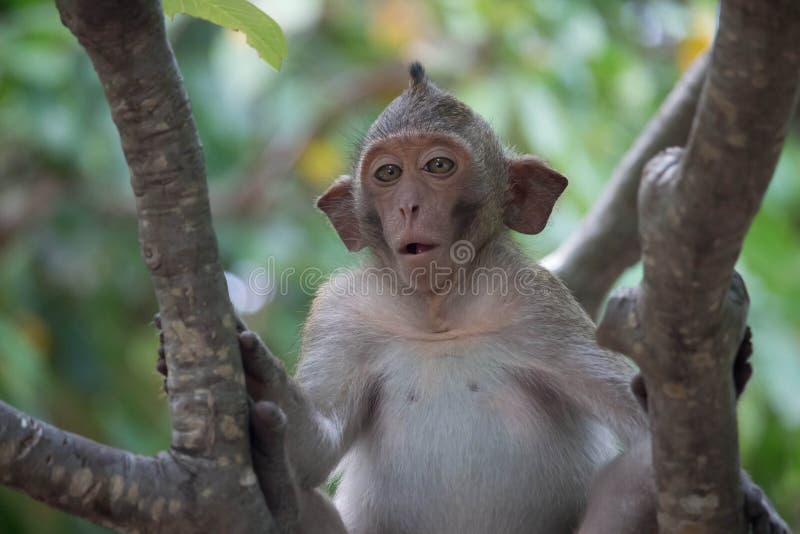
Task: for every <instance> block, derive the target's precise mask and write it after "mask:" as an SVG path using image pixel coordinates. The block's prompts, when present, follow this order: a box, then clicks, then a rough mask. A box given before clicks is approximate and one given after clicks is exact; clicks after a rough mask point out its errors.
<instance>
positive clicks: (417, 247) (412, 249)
mask: <svg viewBox="0 0 800 534" xmlns="http://www.w3.org/2000/svg"><path fill="white" fill-rule="evenodd" d="M436 246H437V245H433V244H431V243H409V244H407V245H406V246H404V247H401V249H400V253H401V254H409V255H412V256H416V255H417V254H422V253H424V252H428V251H429V250H433V249H435V248H436Z"/></svg>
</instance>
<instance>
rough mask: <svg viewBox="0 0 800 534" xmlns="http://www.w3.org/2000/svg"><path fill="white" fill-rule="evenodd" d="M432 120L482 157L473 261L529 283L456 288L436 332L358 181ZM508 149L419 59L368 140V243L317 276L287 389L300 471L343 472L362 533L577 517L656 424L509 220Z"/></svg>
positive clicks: (346, 516)
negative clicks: (372, 161) (333, 270)
mask: <svg viewBox="0 0 800 534" xmlns="http://www.w3.org/2000/svg"><path fill="white" fill-rule="evenodd" d="M433 132H435V133H438V134H445V135H448V136H450V137H451V138H452V139H454V140H456V141H457V142H459V143H461V144H462V145H465V146H466V147H467V148H468V150H469V153H470V154H472V156H473V158H474V163H476V164H477V165H476V167H475V168H476V171H475V173H474V176H471V177H470V186H469V188H468V189H470V191H469V193H468V194H471V195H472V196H470V197H468V198H465V199H464V205H463V207H460V208H458V209H457V210H456V211H463V212H464V213H463V215H460V216H463V218H464V220H465V222H466V223H468V224H466V228H465V229H464V230H463V235H462V236H459V237H462V238H466V239H470V240H471V242H472V243H473V244H474V245H475V246H476V254H477V255H476V257H475V258H474V260H473V261H472V262H471V263H470V264H469V265H466V266H464V267H465V269H467V273H466V276H469V275H470V274H471V273H473V272H475V270H476V269H479V268H481V269H499V270H500V271H501V272H505V273H506V275H507V276H508V277H509V279H514V277H515V274H516V273H519V272H521V271H525V272H528V273H529V274H530V276H529V280H528V282H529V285H528V286H526V288H527V289H528V291H526V292H523V291H518V290H514V289H516V288H514V289H512V290H511V291H508V292H506V293H500V292H498V293H490V292H488V291H487V292H479V293H478V294H472V293H471V292H469V291H467V292H453V293H451V294H449V295H447V296H446V297H444V299H443V303H442V309H444V310H446V319H447V321H448V324H449V326H450V330H445V331H436V332H432V331H431V330H430V328H429V327H428V325H427V324H426V319H427V318H428V312H429V308H430V300H429V299H430V296H429V295H421V294H409V295H404V294H397V292H396V291H395V292H390V294H386V293H385V292H382V291H381V287H380V286H379V284H378V278H376V277H372V276H370V273H373V272H374V270H375V269H385V268H388V267H390V266H391V261H390V258H389V256H388V254H386V251H385V250H384V248H383V247H385V245H382V244H381V243H382V241H383V236H382V232H381V228H380V218H379V217H378V216H377V213H375V211H374V208H373V207H372V206H371V204H370V203H369V201H368V199H365V198H364V197H363V195H364V192H363V190H362V188H361V187H360V184H359V182H358V181H359V180H360V176H361V172H360V168H359V167H360V165H361V161H362V159H363V157H364V155H365V153H366V152H367V151H369V149H370V147H371V146H373V145H374V144H375V143H377V142H380V141H381V140H384V139H387V138H389V137H394V136H400V137H403V136H414V135H418V134H420V133H433ZM508 165H509V163H508V159H507V157H506V153H505V151H504V149H503V147H502V145H501V144H500V142H499V141H498V139H497V137H496V136H495V134H494V132H492V130H491V129H490V128H489V126H488V125H487V124H486V122H485V121H484V120H483V119H482V118H481V117H479V116H478V115H476V114H475V113H474V112H472V110H470V109H469V108H468V107H467V106H466V105H464V104H463V103H462V102H460V101H459V100H458V99H456V98H454V97H453V96H451V95H449V94H447V93H446V92H444V91H442V90H440V89H439V88H437V87H436V86H435V85H433V84H432V83H431V82H430V81H429V80H428V79H427V77H426V76H425V73H424V69H422V68H421V66H419V65H415V66H412V69H411V84H410V87H409V88H408V89H407V90H406V91H405V92H404V93H403V94H402V95H401V96H400V97H398V98H397V99H395V100H394V101H393V102H392V103H391V104H390V105H389V107H388V108H387V109H386V110H385V111H384V112H383V113H382V114H381V116H380V117H379V118H378V119H377V120H376V121H375V124H374V125H373V126H372V127H371V128H370V130H369V131H368V132H367V134H366V137H365V139H364V141H363V143H362V144H361V145H360V147H359V149H358V154H357V158H356V164H355V168H354V174H353V176H354V182H353V188H354V189H353V198H352V209H354V210H355V211H356V213H357V216H358V220H359V225H360V230H361V239H363V240H364V241H365V243H366V244H367V246H369V248H370V249H371V251H372V252H373V254H372V255H371V256H370V257H369V258H368V259H367V261H366V263H365V265H364V266H363V267H361V268H359V269H356V270H354V271H352V272H348V273H338V274H336V275H334V276H332V278H331V280H330V281H329V283H328V284H326V285H325V286H324V287H322V288H321V289H320V291H319V293H318V294H317V296H316V298H315V300H314V304H313V306H312V309H311V313H310V315H309V318H308V321H307V323H306V326H305V330H304V337H303V345H302V356H301V361H300V365H299V368H298V372H297V376H296V382H292V388H291V390H292V393H291V394H290V395H288V396H287V399H286V400H285V401H284V402H281V406H282V407H283V408H284V411H285V412H286V414H287V416H288V420H289V423H288V427H287V450H288V451H289V455H290V459H291V462H292V464H293V468H294V469H295V472H296V473H297V475H298V479H299V481H300V484H301V486H302V487H303V488H304V489H305V490H310V489H312V488H315V487H316V486H318V485H319V484H321V483H323V482H324V481H325V480H326V479H327V478H328V477H329V476H331V475H332V474H333V473H337V474H338V475H339V476H341V482H340V485H339V488H338V491H337V493H336V496H335V504H336V506H337V509H338V510H339V512H340V513H341V514H342V518H343V520H344V523H345V525H346V526H347V528H348V531H349V532H351V534H367V533H369V534H372V533H381V534H394V533H397V534H400V533H409V534H411V533H413V534H427V533H430V534H450V533H452V534H465V533H470V534H484V533H485V534H490V533H491V534H494V533H497V532H502V533H508V534H515V533H520V534H522V533H534V534H535V533H543V534H544V533H547V534H552V533H567V532H573V531H574V529H575V528H577V526H578V523H579V520H580V518H581V515H582V513H583V510H584V508H585V506H586V500H587V496H588V494H589V487H590V482H591V480H592V478H593V477H594V475H595V473H596V472H597V471H598V469H600V468H601V467H602V466H603V465H605V464H607V463H608V462H609V461H610V460H611V459H612V458H613V457H614V456H615V455H616V454H617V453H618V452H619V450H620V449H621V448H623V447H627V446H628V445H629V444H631V443H632V442H633V441H635V440H636V439H637V438H638V436H639V435H640V433H641V432H642V430H643V428H644V416H643V414H642V412H641V410H640V409H639V407H638V405H637V404H636V402H635V400H634V399H633V396H632V395H631V393H630V389H629V387H628V383H629V380H630V378H631V376H632V374H633V368H632V367H631V366H630V365H629V364H628V363H627V362H626V361H625V359H624V358H623V357H622V356H620V355H618V354H615V353H611V352H608V351H605V350H603V349H601V348H600V347H599V346H598V345H597V343H596V342H595V339H594V331H595V327H594V324H593V323H592V321H591V320H590V319H589V317H588V316H587V315H586V314H585V313H584V312H583V310H582V309H581V307H580V306H579V305H578V303H577V302H576V301H575V300H574V299H573V298H572V295H571V294H570V293H569V291H568V290H567V289H566V288H565V287H564V286H563V284H561V282H560V281H559V280H557V279H556V278H555V277H554V276H552V275H551V274H550V273H549V272H548V271H547V270H545V269H543V268H542V267H539V266H537V265H535V264H534V263H533V262H531V261H530V260H529V259H528V258H527V257H525V255H524V253H523V252H522V251H521V250H520V248H519V246H518V245H516V243H515V242H514V241H513V239H512V238H511V236H510V234H509V232H508V231H507V229H505V228H504V226H503V222H502V215H503V207H504V202H505V201H506V195H507V192H508V191H507V189H508V175H509V172H508V168H509V167H508ZM349 202H351V200H348V204H347V206H350V204H349ZM467 279H471V278H467ZM343 288H348V290H346V291H342V289H343ZM451 333H452V337H448V336H449V335H451Z"/></svg>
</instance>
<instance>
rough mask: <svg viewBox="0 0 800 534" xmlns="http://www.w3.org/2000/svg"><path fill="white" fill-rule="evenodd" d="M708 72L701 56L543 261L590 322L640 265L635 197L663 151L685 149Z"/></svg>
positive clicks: (705, 59) (705, 61)
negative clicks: (577, 221) (647, 170)
mask: <svg viewBox="0 0 800 534" xmlns="http://www.w3.org/2000/svg"><path fill="white" fill-rule="evenodd" d="M707 66H708V58H707V57H706V56H702V57H701V58H699V59H698V60H697V61H695V62H694V64H692V66H691V67H690V68H689V70H687V71H686V74H684V76H683V78H681V80H680V81H679V82H678V83H677V84H676V85H675V88H674V89H673V90H672V92H671V93H670V94H669V96H668V97H667V98H666V100H665V101H664V103H663V104H662V105H661V108H660V109H659V110H658V113H656V115H655V116H654V117H653V118H652V119H651V120H650V122H649V123H648V124H647V126H646V127H645V129H644V131H643V132H642V133H641V134H640V135H639V137H638V138H637V139H636V141H635V142H634V144H633V146H631V148H630V149H629V150H628V152H627V153H626V154H625V156H624V157H623V158H622V161H621V162H620V163H619V165H618V166H617V168H616V169H614V173H613V174H612V176H611V180H610V182H609V184H608V187H606V190H605V192H604V193H603V196H601V197H600V199H599V200H598V201H597V203H596V204H595V205H594V206H593V207H592V209H591V211H590V212H589V213H588V214H587V215H586V217H585V218H584V220H583V222H582V223H581V226H580V228H578V230H576V231H575V232H573V233H572V235H571V236H570V237H569V239H567V240H566V241H565V242H564V243H563V244H562V245H561V246H559V247H558V249H556V250H555V251H554V252H553V253H551V254H549V255H548V256H547V257H545V258H544V259H543V260H542V265H544V266H545V267H547V268H548V269H550V270H551V271H553V273H555V274H556V275H557V276H558V277H559V278H561V280H562V281H563V282H564V284H566V286H567V287H568V288H569V289H570V290H571V291H572V293H573V294H574V295H575V298H576V299H577V300H578V302H580V303H581V305H582V306H583V308H584V309H585V310H586V312H587V313H589V315H591V316H592V317H596V316H597V314H598V312H599V311H600V305H601V304H602V303H603V299H604V298H605V296H606V294H608V291H609V290H610V289H611V287H612V286H613V285H614V283H615V282H616V281H617V279H618V278H619V277H620V275H621V274H622V273H623V272H624V271H625V269H627V268H628V267H630V266H632V265H633V264H635V263H636V262H637V261H639V256H640V252H641V249H640V246H639V223H638V220H639V216H638V213H637V210H636V195H637V193H638V191H639V183H640V180H641V176H642V170H643V169H644V166H645V164H646V163H647V162H648V161H649V160H650V158H652V157H653V156H655V155H656V154H657V153H658V152H660V151H661V150H664V149H665V148H667V147H671V146H676V145H680V146H683V145H684V144H686V140H687V139H688V137H689V130H690V128H691V125H692V119H693V118H694V113H695V109H696V107H697V100H698V99H699V98H700V88H701V87H702V84H703V80H705V76H706V71H707Z"/></svg>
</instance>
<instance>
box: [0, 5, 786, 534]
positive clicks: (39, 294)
mask: <svg viewBox="0 0 800 534" xmlns="http://www.w3.org/2000/svg"><path fill="white" fill-rule="evenodd" d="M255 3H256V4H258V5H259V6H260V7H261V8H262V9H264V11H265V12H267V13H269V14H270V15H271V16H272V17H274V18H275V20H276V21H277V22H278V23H279V24H280V25H281V27H282V28H283V30H284V32H285V34H286V36H287V43H288V49H289V55H288V57H287V58H286V60H285V61H284V64H283V67H282V70H281V71H280V72H279V73H277V72H274V71H272V69H271V68H269V67H268V66H267V65H266V64H265V63H263V62H262V61H261V60H260V59H259V58H258V56H257V54H256V52H255V51H254V50H252V49H251V48H250V47H248V46H246V45H245V44H244V39H243V37H242V36H241V35H240V34H237V33H234V32H230V31H227V30H222V29H220V28H217V27H215V26H213V25H211V24H208V23H206V22H203V21H199V20H195V19H190V18H188V17H182V16H176V17H175V20H174V21H172V22H170V23H169V26H168V28H169V33H170V38H171V40H172V43H173V46H174V49H175V51H176V55H177V57H178V62H179V64H180V67H181V70H182V72H183V74H184V77H185V81H186V86H187V89H188V91H189V94H190V96H191V99H192V105H193V109H194V112H195V115H196V118H197V123H198V126H199V129H200V134H201V137H202V139H203V143H204V146H205V153H206V159H207V162H208V174H209V181H210V183H211V191H212V203H213V209H214V216H215V223H216V228H217V232H218V236H219V242H220V247H221V252H222V260H223V263H224V265H225V268H226V269H227V270H229V271H231V272H234V273H237V274H238V275H239V276H240V277H241V279H242V280H244V282H245V283H246V282H247V281H248V276H249V275H248V273H252V272H254V271H253V269H255V268H263V267H265V266H267V264H268V263H269V262H271V261H274V265H275V269H276V271H275V272H277V273H280V272H283V273H286V272H287V270H288V269H295V272H296V273H300V272H302V271H303V270H304V269H307V268H310V267H314V268H317V269H318V270H319V271H318V273H320V274H321V273H327V272H330V271H331V270H332V269H334V268H336V267H338V266H341V265H346V264H348V263H352V262H353V261H354V260H353V258H351V257H350V256H348V255H347V254H346V252H345V249H344V247H343V246H342V245H341V244H340V243H339V242H338V240H337V239H336V237H335V234H334V232H333V231H332V230H331V229H330V228H329V227H328V226H327V224H326V222H325V221H324V219H323V217H322V216H321V215H320V214H318V213H316V212H315V210H314V209H313V207H312V206H313V199H314V197H315V195H318V194H319V193H320V191H321V190H322V189H323V188H324V187H325V185H326V184H327V183H329V182H330V181H331V180H332V179H333V178H334V177H336V176H337V175H338V174H341V173H344V172H347V167H348V165H349V162H348V154H349V152H350V150H351V146H352V142H353V140H354V139H355V138H357V136H358V134H359V133H360V132H362V131H364V129H365V128H366V127H367V126H368V125H369V123H370V122H371V120H372V119H373V118H374V117H375V116H376V114H377V113H378V112H379V110H380V109H381V108H382V107H383V106H384V105H386V103H387V102H388V101H389V100H390V99H391V98H392V97H393V96H395V95H396V94H397V93H398V92H399V91H400V90H401V89H402V87H403V86H404V84H405V71H404V66H403V64H404V63H407V62H408V61H410V60H412V59H420V60H422V61H423V63H424V64H425V65H426V66H427V68H428V70H429V72H430V73H431V75H432V77H433V78H434V79H435V80H437V81H438V82H439V84H440V85H442V86H444V87H447V88H449V89H451V90H452V91H453V92H455V93H456V94H457V95H459V96H461V97H462V98H463V99H464V100H466V101H467V102H468V103H469V104H470V105H472V106H474V107H475V108H476V109H477V110H478V111H479V112H481V113H482V114H483V115H484V116H486V117H487V118H488V119H489V120H490V122H491V123H492V124H493V125H494V126H495V127H496V128H497V130H498V131H499V132H500V134H501V135H502V136H503V138H505V139H506V140H507V141H508V142H509V143H510V144H513V145H514V146H516V147H517V148H518V149H519V150H520V151H530V152H535V153H537V154H540V155H542V156H543V157H545V158H546V159H548V160H549V161H550V162H551V163H552V164H553V165H554V166H555V167H556V168H558V169H559V170H561V171H563V172H564V173H565V174H566V175H567V176H569V177H570V180H571V185H570V187H569V188H568V191H567V193H566V195H565V197H564V198H563V199H562V200H561V201H560V202H559V205H558V206H557V208H556V212H555V214H554V217H553V219H552V221H551V224H550V225H549V226H548V229H547V230H546V231H545V232H544V233H543V234H541V235H540V236H537V237H536V238H533V239H528V238H524V239H523V242H524V243H525V245H526V246H527V247H528V248H529V249H530V251H531V253H532V254H533V255H534V256H537V257H541V256H543V255H544V254H546V253H547V252H548V251H550V250H552V249H553V248H554V247H555V246H556V245H557V244H558V243H559V242H560V241H561V240H562V239H563V238H564V237H565V236H566V235H567V234H568V233H569V232H571V231H572V230H574V229H575V227H576V225H577V223H578V221H579V220H580V217H581V216H582V214H583V213H585V212H586V210H587V209H588V208H589V207H590V206H591V205H592V203H593V202H594V200H595V199H596V198H597V196H598V195H599V194H600V192H601V191H602V189H603V187H604V185H605V183H606V181H607V179H608V177H609V175H610V173H611V171H612V169H613V167H614V165H615V164H616V162H617V161H618V160H619V158H620V156H621V155H622V154H623V153H624V152H625V150H626V149H627V148H628V146H629V145H630V144H631V142H632V141H633V140H634V139H635V137H636V135H637V133H638V132H639V131H640V130H641V128H642V126H643V125H644V124H645V122H646V121H647V120H648V118H649V117H650V116H651V115H652V114H653V112H654V111H655V109H656V108H657V106H658V104H659V103H660V101H661V100H662V99H663V97H664V96H665V94H666V93H667V92H668V91H669V89H670V88H671V86H672V84H673V83H674V81H675V80H676V79H677V77H678V76H679V74H680V71H681V70H682V69H684V68H685V67H686V65H687V63H688V62H689V61H691V59H692V58H693V57H694V56H696V54H697V53H698V52H699V51H700V50H702V49H703V48H705V47H706V46H708V44H709V42H710V39H711V37H712V34H713V28H714V22H715V9H716V5H715V3H713V2H709V1H697V2H679V1H673V0H652V1H635V0H634V1H627V2H619V3H618V2H608V3H595V4H592V3H588V2H581V1H579V0H537V1H535V2H532V1H530V2H529V1H521V0H519V1H517V0H511V1H503V2H491V1H489V0H470V1H461V0H435V1H428V2H423V1H421V0H387V1H381V2H378V1H373V2H352V1H345V0H293V1H292V2H281V1H279V0H270V1H266V0H265V1H261V2H255ZM798 175H800V142H798V135H797V128H796V127H795V128H793V131H792V134H791V136H790V139H789V141H788V144H787V146H786V149H785V152H784V155H783V157H782V159H781V161H780V164H779V166H778V170H777V174H776V176H775V179H774V181H773V184H772V185H771V187H770V190H769V192H768V194H767V197H766V199H765V201H764V203H763V206H762V210H761V213H760V214H759V215H758V217H757V219H756V221H755V223H754V225H753V228H752V231H751V232H750V235H749V236H748V238H747V241H746V243H745V248H744V251H743V255H742V259H741V261H740V265H739V269H740V271H741V272H742V273H743V274H744V277H745V279H746V280H747V283H748V286H749V289H750V293H751V297H752V301H753V304H752V310H751V324H752V326H753V331H754V342H755V347H756V348H755V356H754V363H755V376H754V378H753V380H752V382H751V385H750V387H749V388H748V390H747V392H746V394H745V395H744V397H743V400H742V402H741V405H740V406H741V408H740V430H741V435H740V438H741V439H740V441H741V443H740V445H741V449H742V457H743V463H744V465H745V467H747V468H748V469H750V470H751V471H752V473H753V475H754V478H755V479H756V480H757V481H758V482H759V483H760V484H761V485H762V486H763V487H764V489H765V490H766V491H767V493H768V494H769V495H770V496H771V497H772V498H773V500H774V501H775V502H776V503H777V505H778V507H779V508H780V510H781V512H782V513H783V514H784V515H785V517H786V518H787V519H788V520H789V521H790V523H792V524H793V525H795V528H798V527H800V395H798V394H797V391H798V387H800V357H799V356H798V352H799V351H798V347H799V346H800V276H798V275H799V274H800V247H799V246H798V245H800V183H799V182H798V180H797V179H796V177H797V176H798ZM639 276H640V270H638V269H632V270H631V272H629V273H627V274H626V276H625V277H624V278H623V281H622V283H629V284H630V283H636V282H637V281H638V277H639ZM312 278H318V277H312ZM288 280H289V282H288V285H287V287H285V288H284V290H283V291H278V292H277V293H276V294H274V295H271V296H270V298H269V299H267V300H269V302H268V303H267V304H266V305H265V306H263V307H261V308H260V309H258V310H257V311H256V313H254V314H252V315H249V316H246V319H247V320H248V321H249V323H250V325H251V326H252V327H253V328H254V329H256V330H258V331H259V332H260V333H261V334H262V335H263V336H264V338H265V339H266V341H267V342H268V343H269V345H270V346H271V347H272V348H273V350H274V351H275V353H276V354H278V355H280V356H281V357H282V358H284V359H285V360H286V361H287V363H288V364H289V365H290V366H292V365H294V363H295V361H296V357H297V351H298V339H299V330H300V327H301V324H302V322H303V319H304V316H305V314H306V311H307V308H308V304H309V300H310V298H311V297H310V295H309V291H307V290H305V291H304V290H302V289H303V288H301V283H302V284H303V285H304V287H305V286H307V285H309V284H311V285H313V283H314V280H309V279H306V280H301V279H299V276H294V277H290V278H289V279H288ZM240 285H241V284H240ZM232 287H233V286H232ZM243 298H244V297H239V298H237V301H239V302H240V307H241V308H242V309H247V308H252V309H253V310H255V309H256V308H258V307H259V304H260V303H259V302H256V303H255V305H252V302H245V301H244V300H242V299H243ZM262 300H263V299H262ZM155 311H156V303H155V300H154V297H153V293H152V289H151V286H150V282H149V280H148V276H147V272H146V269H145V268H144V265H143V263H142V261H141V258H140V255H139V250H138V243H137V240H136V220H135V216H134V211H133V196H132V194H131V191H130V187H129V184H128V171H127V168H126V166H125V162H124V158H123V156H122V153H121V150H120V146H119V139H118V136H117V133H116V130H115V129H114V126H113V124H112V122H111V119H110V116H109V112H108V106H107V104H106V102H105V100H104V98H103V94H102V90H101V88H100V86H99V84H98V82H97V79H96V76H95V75H94V72H93V71H92V68H91V65H90V63H89V61H88V59H87V58H86V56H85V55H84V54H83V53H82V51H81V50H80V49H79V47H78V45H77V44H76V42H75V40H74V39H73V37H72V36H71V35H70V34H69V33H68V32H67V31H66V30H65V29H64V28H63V27H62V26H61V24H60V22H59V19H58V14H57V12H56V9H55V7H54V5H53V4H52V2H40V1H31V0H13V1H8V0H6V1H5V2H3V3H2V4H0V398H2V399H3V400H4V401H7V402H9V403H11V404H13V405H15V406H17V407H19V408H20V409H23V410H25V411H28V412H30V413H32V414H34V415H36V416H38V417H41V418H43V419H45V420H47V421H49V422H52V423H54V424H56V425H58V426H61V427H63V428H65V429H68V430H71V431H74V432H78V433H81V434H84V435H86V436H89V437H91V438H93V439H96V440H99V441H102V442H104V443H109V444H112V445H115V446H119V447H124V448H127V449H130V450H133V451H135V452H138V453H143V454H151V453H154V452H156V451H158V450H160V449H163V448H165V447H167V446H168V443H169V421H168V414H167V410H166V403H165V399H164V396H163V394H162V393H161V385H160V379H159V377H158V376H157V375H156V373H155V371H154V363H155V353H156V336H155V331H154V328H153V326H152V323H151V319H152V316H153V314H154V312H155ZM103 531H104V530H103V529H100V528H98V527H95V526H93V525H89V524H88V523H86V522H83V521H81V520H78V519H74V518H71V517H68V516H67V515H65V514H62V513H60V512H56V511H53V510H51V509H49V508H46V507H44V506H42V505H40V504H38V503H35V502H33V501H32V500H30V499H28V498H27V497H23V496H21V495H19V494H17V493H14V492H12V491H9V490H7V489H0V532H24V533H27V532H30V533H36V534H47V533H65V532H103Z"/></svg>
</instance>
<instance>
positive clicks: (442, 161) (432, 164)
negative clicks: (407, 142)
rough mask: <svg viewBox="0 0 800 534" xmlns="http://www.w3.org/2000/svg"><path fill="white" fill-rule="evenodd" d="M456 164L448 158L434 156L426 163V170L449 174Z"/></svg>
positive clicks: (433, 172) (432, 172)
mask: <svg viewBox="0 0 800 534" xmlns="http://www.w3.org/2000/svg"><path fill="white" fill-rule="evenodd" d="M455 166H456V164H455V162H454V161H453V160H451V159H448V158H433V159H432V160H430V161H429V162H428V163H426V164H425V167H424V168H425V170H426V171H428V172H429V173H431V174H447V173H448V172H450V171H452V170H453V169H454V168H455Z"/></svg>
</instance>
